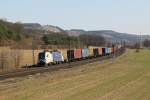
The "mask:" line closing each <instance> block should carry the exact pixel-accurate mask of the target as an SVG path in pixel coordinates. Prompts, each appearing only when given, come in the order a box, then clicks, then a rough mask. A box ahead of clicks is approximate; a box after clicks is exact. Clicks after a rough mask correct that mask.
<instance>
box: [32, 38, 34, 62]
mask: <svg viewBox="0 0 150 100" xmlns="http://www.w3.org/2000/svg"><path fill="white" fill-rule="evenodd" d="M34 49H35V48H34V38H33V39H32V58H33V65H35V54H34V53H35V52H34Z"/></svg>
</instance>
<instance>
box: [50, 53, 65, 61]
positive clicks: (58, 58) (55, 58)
mask: <svg viewBox="0 0 150 100" xmlns="http://www.w3.org/2000/svg"><path fill="white" fill-rule="evenodd" d="M52 55H53V61H54V62H63V61H64V57H63V55H62V52H59V51H55V52H52Z"/></svg>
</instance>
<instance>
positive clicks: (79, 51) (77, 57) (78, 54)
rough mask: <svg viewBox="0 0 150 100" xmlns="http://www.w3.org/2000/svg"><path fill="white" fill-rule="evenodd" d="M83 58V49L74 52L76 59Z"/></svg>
mask: <svg viewBox="0 0 150 100" xmlns="http://www.w3.org/2000/svg"><path fill="white" fill-rule="evenodd" d="M79 58H82V53H81V49H75V50H74V59H79Z"/></svg>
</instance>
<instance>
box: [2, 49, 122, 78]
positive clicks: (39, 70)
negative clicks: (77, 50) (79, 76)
mask: <svg viewBox="0 0 150 100" xmlns="http://www.w3.org/2000/svg"><path fill="white" fill-rule="evenodd" d="M123 53H124V52H120V53H117V54H116V57H117V56H120V55H122V54H123ZM112 57H113V55H109V56H102V57H97V58H93V59H85V60H81V61H76V62H70V63H64V64H58V65H51V66H48V67H34V68H22V69H18V70H14V71H10V72H2V73H0V80H4V79H7V78H14V77H23V76H27V75H34V74H36V73H44V72H50V71H57V70H59V69H66V68H72V67H75V66H80V65H84V64H88V63H93V62H96V61H102V60H106V59H109V58H112Z"/></svg>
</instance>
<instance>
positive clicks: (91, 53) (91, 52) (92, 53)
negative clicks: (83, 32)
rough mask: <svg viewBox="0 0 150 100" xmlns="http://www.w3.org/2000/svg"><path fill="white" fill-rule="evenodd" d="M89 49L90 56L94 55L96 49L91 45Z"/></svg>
mask: <svg viewBox="0 0 150 100" xmlns="http://www.w3.org/2000/svg"><path fill="white" fill-rule="evenodd" d="M88 51H89V57H93V56H94V52H93V51H94V50H93V48H92V47H89V48H88Z"/></svg>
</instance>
